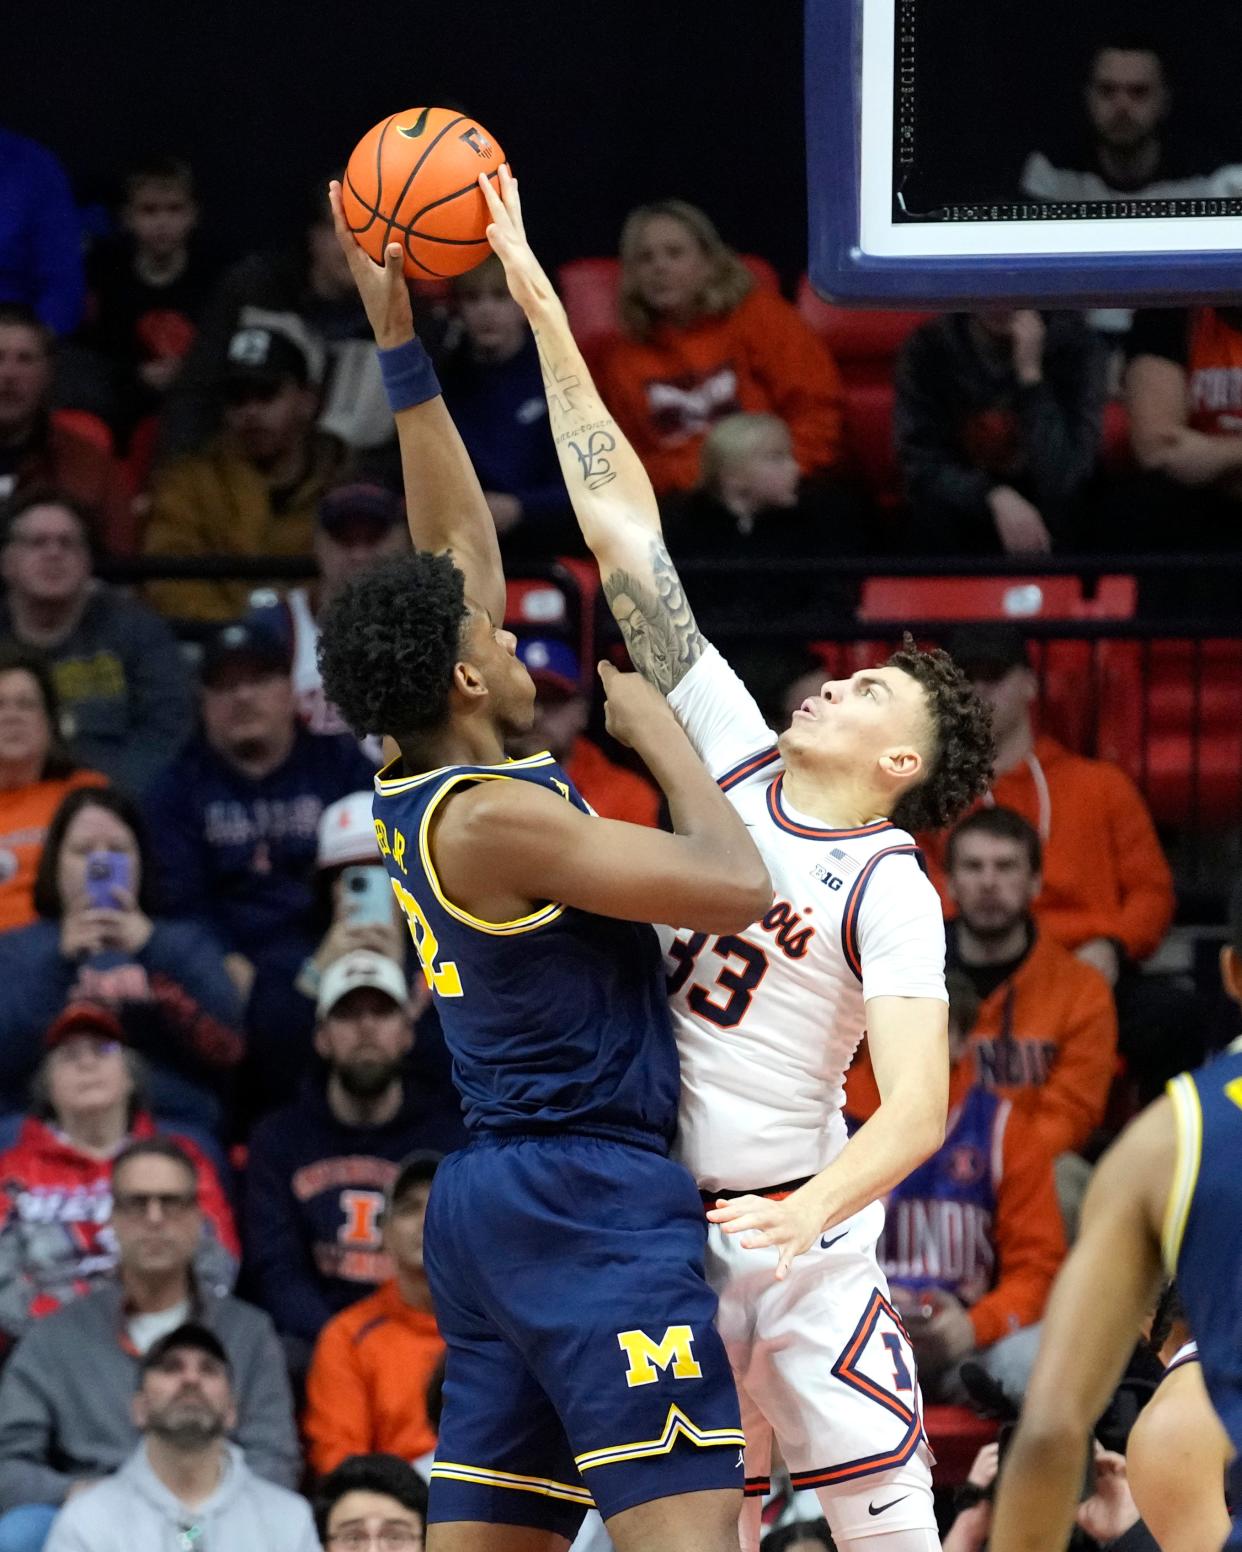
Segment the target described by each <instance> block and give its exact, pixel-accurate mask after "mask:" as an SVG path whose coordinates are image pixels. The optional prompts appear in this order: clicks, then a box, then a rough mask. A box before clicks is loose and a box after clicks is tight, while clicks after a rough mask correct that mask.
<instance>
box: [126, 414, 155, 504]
mask: <svg viewBox="0 0 1242 1552" xmlns="http://www.w3.org/2000/svg"><path fill="white" fill-rule="evenodd" d="M159 429H160V420H159V416H158V415H145V416H144V417H143V418H142V419H141V420H140V421H139V422H138V424H137V425H136V426H135V427H134V429H133V431H132V432H131V433H130V438H129V452H128V453H127V454H126V455H125V468H126V471H127V472H128V474H129V483H130V486H131V488H132V489H134V490H139V491H141V490H146V488H147V481H148V480H149V479H150V477H151V465H152V464H153V463H154V462H155V444H156V441H157V439H158V436H159Z"/></svg>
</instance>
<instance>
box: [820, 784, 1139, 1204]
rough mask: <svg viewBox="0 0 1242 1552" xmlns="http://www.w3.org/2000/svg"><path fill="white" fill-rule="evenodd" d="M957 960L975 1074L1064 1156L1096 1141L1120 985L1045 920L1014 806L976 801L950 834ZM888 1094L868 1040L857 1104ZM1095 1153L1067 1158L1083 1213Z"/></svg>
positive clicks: (950, 934)
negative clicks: (966, 995)
mask: <svg viewBox="0 0 1242 1552" xmlns="http://www.w3.org/2000/svg"><path fill="white" fill-rule="evenodd" d="M948 868H949V872H948V889H949V893H950V896H951V897H952V899H953V901H954V902H955V903H956V906H957V911H958V914H957V917H956V919H955V920H953V921H951V922H950V923H949V925H948V931H947V950H948V952H947V959H946V962H947V964H948V966H949V968H950V969H951V970H954V971H956V972H958V973H959V974H960V975H962V976H964V977H965V978H966V980H968V981H969V982H970V984H971V987H972V989H973V992H974V999H975V1005H976V1006H977V1009H978V1012H977V1014H976V1016H975V1018H974V1021H973V1023H972V1024H971V1025H970V1027H969V1030H968V1033H969V1035H970V1049H971V1053H972V1056H973V1059H974V1064H975V1081H976V1082H977V1083H978V1084H979V1085H980V1087H981V1088H984V1089H986V1090H988V1091H989V1092H991V1093H996V1094H999V1095H1001V1096H1002V1098H1004V1099H1007V1100H1009V1101H1010V1102H1011V1103H1012V1104H1013V1107H1014V1109H1015V1111H1016V1112H1017V1113H1018V1114H1020V1115H1021V1116H1023V1117H1024V1118H1025V1119H1026V1120H1027V1121H1029V1123H1030V1125H1031V1126H1032V1128H1033V1129H1034V1131H1035V1132H1036V1133H1037V1134H1038V1136H1039V1137H1040V1139H1041V1140H1042V1142H1043V1144H1044V1147H1045V1148H1046V1149H1047V1152H1048V1155H1049V1157H1050V1158H1052V1159H1059V1158H1060V1156H1061V1155H1064V1154H1072V1153H1073V1152H1074V1150H1076V1149H1080V1148H1082V1147H1083V1145H1084V1144H1085V1143H1086V1141H1087V1139H1088V1138H1089V1137H1090V1135H1091V1133H1092V1132H1093V1131H1094V1129H1095V1128H1096V1127H1097V1126H1099V1124H1100V1122H1101V1121H1102V1120H1103V1119H1104V1111H1105V1107H1106V1105H1107V1103H1108V1091H1109V1087H1110V1085H1111V1083H1112V1079H1113V1071H1114V1067H1115V1064H1116V1052H1117V1015H1116V1011H1115V1009H1114V1007H1113V998H1112V993H1111V992H1110V991H1109V989H1108V985H1107V983H1106V982H1105V980H1104V977H1103V976H1102V975H1101V974H1100V973H1099V971H1098V970H1095V969H1093V968H1092V967H1091V966H1090V965H1087V964H1084V963H1083V962H1082V961H1081V960H1079V959H1076V958H1075V957H1074V955H1073V954H1071V953H1070V952H1069V950H1068V949H1065V948H1062V947H1061V945H1060V944H1059V943H1056V942H1054V941H1053V939H1052V938H1050V937H1048V936H1047V934H1046V933H1043V932H1041V931H1040V930H1039V928H1038V926H1037V925H1036V923H1035V920H1034V917H1033V916H1032V915H1031V906H1032V903H1033V902H1034V900H1035V898H1036V896H1037V895H1038V894H1039V885H1040V873H1039V868H1040V846H1039V836H1038V835H1036V833H1035V831H1034V829H1033V828H1032V827H1031V826H1030V825H1029V824H1028V823H1027V822H1026V820H1025V819H1023V818H1022V816H1021V815H1020V814H1015V813H1014V812H1013V811H1012V810H1010V809H1007V808H981V809H976V810H975V812H974V813H973V814H971V815H970V816H969V817H968V818H966V819H964V820H962V822H961V824H959V825H958V827H957V828H956V829H955V830H954V831H953V833H952V835H951V836H950V837H949V850H948ZM878 1104H879V1094H878V1092H877V1091H876V1088H875V1080H874V1078H873V1077H872V1075H871V1068H870V1064H869V1062H868V1060H867V1056H866V1052H865V1050H864V1051H863V1052H861V1053H860V1055H859V1058H858V1059H857V1060H856V1061H855V1064H854V1066H853V1068H852V1069H851V1071H850V1075H849V1108H850V1112H851V1114H855V1115H858V1116H859V1117H860V1118H866V1117H867V1116H870V1115H871V1114H872V1113H873V1112H874V1110H875V1109H876V1107H877V1106H878ZM1085 1172H1086V1165H1085V1164H1084V1163H1083V1161H1082V1160H1081V1159H1074V1158H1071V1159H1070V1160H1067V1161H1066V1163H1065V1165H1064V1166H1063V1167H1060V1168H1059V1169H1058V1176H1057V1179H1058V1188H1059V1190H1060V1192H1061V1196H1062V1208H1063V1209H1066V1208H1067V1206H1068V1208H1069V1209H1070V1211H1067V1213H1066V1216H1067V1218H1070V1219H1071V1220H1072V1219H1073V1218H1075V1217H1076V1208H1077V1205H1078V1201H1079V1199H1080V1197H1081V1188H1082V1186H1083V1184H1084V1177H1085Z"/></svg>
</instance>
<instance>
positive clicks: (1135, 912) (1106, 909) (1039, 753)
mask: <svg viewBox="0 0 1242 1552" xmlns="http://www.w3.org/2000/svg"><path fill="white" fill-rule="evenodd" d="M989 801H991V802H994V803H995V804H996V805H997V807H999V808H1012V809H1014V810H1016V811H1017V812H1018V813H1019V814H1021V815H1022V816H1023V818H1024V819H1028V820H1029V821H1030V822H1031V824H1033V825H1034V826H1035V828H1036V829H1037V830H1038V831H1039V835H1040V839H1041V840H1042V841H1043V844H1044V887H1043V888H1042V890H1041V891H1040V894H1039V898H1038V899H1037V900H1036V902H1035V919H1036V921H1038V923H1039V925H1040V927H1041V928H1042V929H1043V930H1044V932H1046V933H1047V934H1048V935H1049V937H1052V938H1055V939H1056V941H1057V942H1058V943H1062V944H1064V946H1065V947H1066V948H1068V949H1076V948H1078V947H1080V946H1081V945H1082V944H1083V943H1086V942H1087V941H1088V940H1089V939H1091V938H1116V939H1117V940H1118V941H1119V942H1120V943H1121V944H1122V946H1123V947H1124V949H1125V951H1126V953H1127V954H1128V955H1129V956H1130V957H1131V958H1132V959H1146V957H1147V956H1148V954H1151V953H1153V952H1154V951H1155V949H1156V948H1157V947H1158V946H1159V943H1160V940H1161V939H1162V938H1163V937H1164V935H1165V933H1166V932H1167V931H1168V927H1169V923H1170V922H1171V921H1172V920H1173V875H1172V873H1171V872H1170V870H1169V864H1168V863H1167V862H1166V861H1165V856H1164V853H1163V851H1161V849H1160V842H1159V840H1158V839H1157V838H1156V830H1155V826H1154V825H1153V824H1152V822H1151V815H1150V814H1149V813H1148V811H1147V805H1146V803H1144V801H1143V798H1142V796H1141V794H1140V793H1139V790H1138V788H1137V787H1136V786H1135V785H1134V783H1133V782H1132V781H1131V780H1130V778H1129V777H1128V776H1127V775H1125V773H1124V772H1123V771H1122V770H1121V769H1120V768H1119V767H1118V766H1116V765H1111V764H1109V763H1108V761H1106V760H1089V759H1087V758H1086V756H1085V755H1079V754H1074V753H1072V752H1071V751H1070V750H1068V749H1066V748H1065V746H1064V745H1063V744H1059V743H1057V741H1056V739H1054V738H1048V737H1045V736H1043V735H1041V736H1040V737H1039V738H1037V739H1036V740H1035V747H1034V749H1033V750H1032V752H1031V753H1030V754H1029V755H1028V756H1027V758H1026V759H1025V760H1022V761H1020V762H1019V763H1018V764H1017V765H1016V766H1014V768H1013V769H1012V770H1008V771H1006V772H1005V773H1004V774H1003V775H1002V776H998V777H997V779H996V781H995V783H994V784H993V787H992V791H991V795H990V799H989ZM920 845H921V846H922V847H923V854H924V856H925V857H926V858H927V862H928V866H929V868H930V870H931V876H932V879H933V881H934V882H935V884H936V887H937V889H939V891H940V895H941V898H942V899H943V900H944V902H945V910H946V914H948V915H953V914H954V913H955V908H954V906H953V904H952V902H951V901H950V899H949V895H948V891H947V889H946V888H945V882H944V858H945V853H946V850H947V846H948V836H947V835H946V834H943V833H942V834H938V835H924V836H921V837H920Z"/></svg>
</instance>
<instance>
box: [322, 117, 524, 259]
mask: <svg viewBox="0 0 1242 1552" xmlns="http://www.w3.org/2000/svg"><path fill="white" fill-rule="evenodd" d="M504 159H505V156H504V152H503V151H502V150H501V149H500V147H499V146H498V145H497V144H496V142H495V141H494V140H493V139H492V137H491V136H490V135H489V134H488V132H487V131H486V130H485V129H484V128H483V126H482V125H481V124H478V123H476V122H475V120H474V119H472V118H470V117H469V115H468V114H465V113H457V112H455V111H454V110H453V109H452V108H411V109H409V111H408V112H406V113H394V114H393V115H392V117H391V118H387V119H383V120H381V121H380V123H378V124H377V125H376V126H375V127H374V129H371V130H368V131H367V133H366V134H365V135H363V137H362V139H361V140H360V141H359V142H358V144H357V145H356V146H355V147H354V150H353V155H352V156H351V157H350V158H349V164H348V166H347V167H346V168H345V181H344V183H343V184H342V185H341V203H342V206H343V208H344V212H345V223H346V225H347V226H348V227H349V229H350V231H351V232H352V233H353V234H354V236H355V237H356V238H357V240H358V242H359V243H360V244H361V246H362V247H363V248H364V249H365V250H366V252H367V253H369V254H370V255H371V257H372V258H373V259H374V260H375V261H376V263H382V262H383V258H384V249H385V247H387V245H388V244H389V243H391V242H399V243H400V244H401V245H402V247H403V248H404V250H405V272H406V274H407V275H408V276H409V277H410V279H411V280H438V279H442V278H444V277H445V276H448V275H461V274H464V272H465V271H466V270H468V269H473V268H474V266H475V265H476V264H479V263H481V262H482V261H483V260H484V259H485V258H486V257H487V255H488V253H489V251H490V249H489V247H488V242H487V238H486V237H484V235H483V233H484V231H485V230H486V228H487V223H488V219H489V217H488V213H487V205H486V203H485V202H484V199H483V194H482V191H481V190H480V188H479V174H480V173H481V172H485V173H486V174H487V175H488V177H489V178H492V179H494V178H495V177H496V174H497V172H498V171H499V169H500V165H501V163H502V162H503V161H504Z"/></svg>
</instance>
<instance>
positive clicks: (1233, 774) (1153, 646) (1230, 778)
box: [1098, 640, 1242, 827]
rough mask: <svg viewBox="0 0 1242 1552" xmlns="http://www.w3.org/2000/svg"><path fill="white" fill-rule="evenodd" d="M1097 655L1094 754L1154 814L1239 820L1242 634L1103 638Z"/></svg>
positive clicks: (1167, 818) (1169, 820) (1204, 822)
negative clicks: (1123, 776) (1140, 794)
mask: <svg viewBox="0 0 1242 1552" xmlns="http://www.w3.org/2000/svg"><path fill="white" fill-rule="evenodd" d="M1099 656H1100V692H1099V707H1100V722H1099V745H1098V750H1099V754H1100V755H1101V756H1102V757H1103V758H1104V759H1108V760H1113V761H1115V762H1116V763H1117V764H1118V765H1120V766H1121V767H1122V769H1123V770H1125V771H1126V772H1127V773H1128V774H1129V775H1130V776H1131V777H1132V778H1133V780H1134V781H1136V782H1137V783H1138V785H1139V786H1140V787H1141V788H1142V789H1143V791H1144V793H1145V795H1146V797H1147V801H1148V803H1149V805H1150V806H1151V810H1152V813H1153V815H1154V816H1155V818H1156V821H1157V822H1158V823H1164V824H1171V825H1177V826H1185V825H1190V826H1192V827H1198V826H1212V827H1220V826H1232V825H1236V824H1238V823H1239V822H1240V821H1242V641H1236V640H1232V641H1230V640H1203V641H1200V642H1194V641H1171V640H1164V641H1153V642H1151V643H1143V642H1135V641H1106V642H1102V643H1101V644H1100V654H1099Z"/></svg>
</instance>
